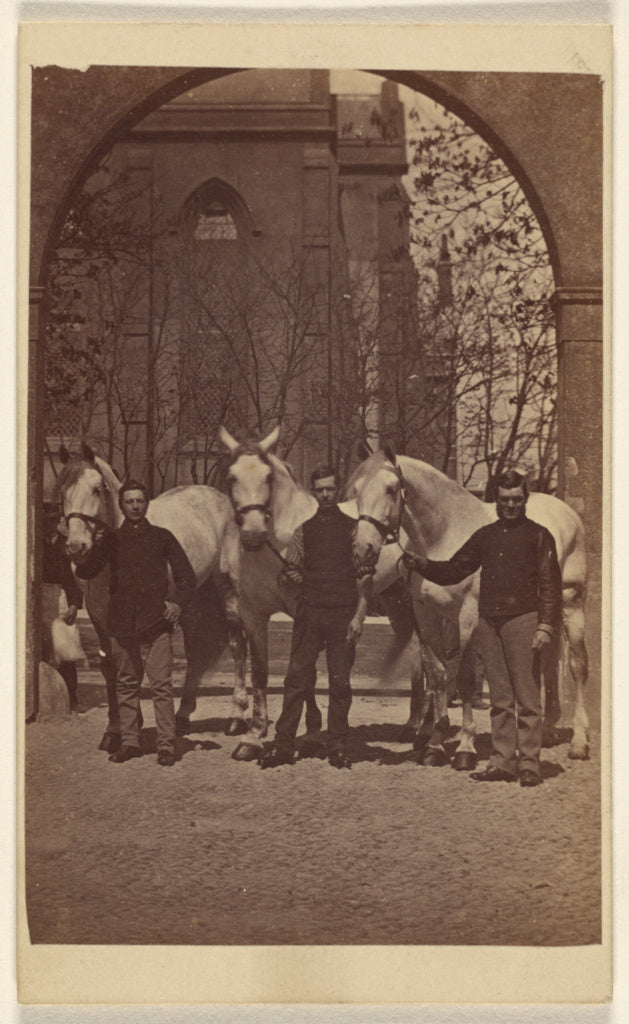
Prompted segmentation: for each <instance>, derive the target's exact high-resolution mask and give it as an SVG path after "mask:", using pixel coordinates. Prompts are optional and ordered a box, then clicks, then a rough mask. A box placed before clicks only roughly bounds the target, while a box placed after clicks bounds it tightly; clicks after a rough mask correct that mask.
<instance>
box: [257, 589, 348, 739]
mask: <svg viewBox="0 0 629 1024" xmlns="http://www.w3.org/2000/svg"><path fill="white" fill-rule="evenodd" d="M355 610H356V608H355V605H352V606H351V607H350V608H312V607H309V606H305V607H303V608H302V609H301V610H300V612H299V614H298V615H297V617H296V619H295V622H294V625H293V636H292V642H291V652H290V662H289V665H288V672H287V674H286V679H285V680H284V700H283V704H282V713H281V715H280V717H279V719H278V722H277V726H276V728H275V742H276V744H277V746H278V747H280V748H281V749H283V750H285V751H287V752H291V753H292V751H293V750H294V749H295V736H296V734H297V729H298V727H299V720H300V718H301V713H302V710H303V706H304V702H305V699H306V695H307V694H308V693H309V692H312V691H313V690H314V688H315V683H316V680H317V658H318V656H319V652H320V651H322V650H323V649H324V648H325V653H326V659H327V664H328V679H329V688H330V697H329V705H328V737H329V748H330V750H342V749H343V748H344V746H345V742H346V739H347V734H348V732H349V724H348V714H349V709H350V706H351V703H352V691H351V689H350V682H349V679H350V673H351V670H352V665H353V664H354V658H355V656H356V644H355V643H349V642H348V641H347V639H346V637H347V627H348V625H349V623H350V621H351V619H352V618H353V616H354V612H355Z"/></svg>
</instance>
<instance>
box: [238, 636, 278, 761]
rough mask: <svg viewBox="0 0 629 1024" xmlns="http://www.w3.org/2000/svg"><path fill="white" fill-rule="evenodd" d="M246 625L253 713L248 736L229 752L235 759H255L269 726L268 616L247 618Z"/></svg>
mask: <svg viewBox="0 0 629 1024" xmlns="http://www.w3.org/2000/svg"><path fill="white" fill-rule="evenodd" d="M246 626H247V638H248V640H249V650H250V654H251V688H252V691H253V694H252V703H253V715H252V718H251V723H250V725H249V730H248V732H247V735H246V736H245V738H244V739H243V740H242V742H241V743H239V744H238V746H237V747H236V749H235V750H234V752H233V754H232V757H233V758H234V760H235V761H256V760H257V759H258V757H259V755H260V751H261V750H262V740H263V739H264V737H265V736H266V734H267V732H268V728H269V716H268V710H267V700H266V693H267V684H268V678H269V670H268V646H269V645H268V619H264V620H262V619H259V618H258V619H254V620H253V621H248V622H247V623H246Z"/></svg>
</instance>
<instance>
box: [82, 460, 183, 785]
mask: <svg viewBox="0 0 629 1024" xmlns="http://www.w3.org/2000/svg"><path fill="white" fill-rule="evenodd" d="M118 502H119V505H120V508H121V510H122V514H123V516H124V522H123V523H122V525H121V526H120V527H119V528H118V529H117V530H116V531H114V532H113V533H110V534H106V535H105V536H104V538H102V539H101V542H100V543H96V544H95V545H94V547H93V548H92V551H91V553H90V556H89V557H88V559H87V560H86V561H85V562H84V563H81V564H80V565H78V566H77V569H76V573H77V576H80V577H82V578H84V579H91V578H92V577H93V576H96V575H98V573H99V572H102V570H103V569H104V567H105V565H106V564H107V562H109V565H110V571H111V575H110V587H109V613H108V620H107V627H108V630H109V632H110V634H111V643H112V654H113V657H114V660H115V663H116V668H117V673H118V677H117V683H116V692H117V697H118V709H119V711H120V732H121V738H122V746H121V747H120V749H119V750H117V751H116V752H115V753H113V754H111V755H110V757H109V760H110V761H113V762H114V763H116V764H120V763H122V762H124V761H129V760H130V759H131V758H134V757H141V755H142V749H141V745H140V724H139V714H140V685H141V683H142V679H143V676H144V672H145V671H146V674H147V676H148V678H149V682H150V684H151V696H152V698H153V707H154V709H155V724H156V727H157V761H158V764H160V765H164V766H166V767H170V766H171V765H173V764H174V763H175V709H174V703H173V690H172V660H173V655H172V638H171V634H172V630H173V628H174V627H175V625H176V624H177V622H178V621H179V616H180V615H181V612H182V609H183V608H184V607H185V606H186V605H187V604H188V602H189V601H190V599H191V598H192V595H193V594H194V590H195V586H196V581H195V576H194V570H193V569H192V566H191V565H190V562H189V561H188V558H187V556H186V554H185V552H184V550H183V548H182V547H181V545H180V544H179V541H178V540H176V538H175V537H174V536H173V535H172V533H171V532H170V531H169V530H165V529H163V528H162V527H159V526H153V525H152V523H149V521H148V520H147V518H146V512H147V509H148V504H149V499H148V494H147V491H146V489H145V487H144V485H143V484H141V483H138V482H137V480H128V481H127V482H126V483H124V484H123V485H122V487H121V488H120V492H119V495H118ZM169 566H170V568H171V570H172V575H173V580H174V583H175V588H176V596H177V600H176V602H175V601H169V600H168V567H169Z"/></svg>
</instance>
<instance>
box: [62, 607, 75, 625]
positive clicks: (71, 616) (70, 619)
mask: <svg viewBox="0 0 629 1024" xmlns="http://www.w3.org/2000/svg"><path fill="white" fill-rule="evenodd" d="M78 611H79V609H78V608H77V606H76V605H75V604H71V605H70V606H69V608H68V610H67V612H66V613H65V615H64V616H63V621H64V622H67V624H68V626H73V625H74V623H75V622H76V617H77V614H78Z"/></svg>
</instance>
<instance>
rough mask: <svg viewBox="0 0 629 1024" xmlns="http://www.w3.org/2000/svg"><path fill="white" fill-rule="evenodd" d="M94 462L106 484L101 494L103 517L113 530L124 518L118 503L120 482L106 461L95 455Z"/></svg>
mask: <svg viewBox="0 0 629 1024" xmlns="http://www.w3.org/2000/svg"><path fill="white" fill-rule="evenodd" d="M95 462H96V465H97V467H98V469H99V471H100V473H101V475H102V477H103V480H104V481H105V483H106V484H107V490H106V492H105V494H104V495H103V505H104V508H105V516H104V519H105V521H106V523H107V525H108V526H109V527H110V528H111V529H112V530H114V529H116V528H117V527H118V526H120V524H121V523H122V520H123V519H124V516H123V514H122V512H121V511H120V505H119V504H118V494H119V492H120V488H121V487H122V484H121V482H120V480H119V479H118V477H117V476H116V474H115V473H114V471H113V469H112V468H111V466H110V465H109V464H108V463H107V462H105V461H104V460H103V459H100V458H98V457H96V459H95Z"/></svg>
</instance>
